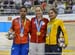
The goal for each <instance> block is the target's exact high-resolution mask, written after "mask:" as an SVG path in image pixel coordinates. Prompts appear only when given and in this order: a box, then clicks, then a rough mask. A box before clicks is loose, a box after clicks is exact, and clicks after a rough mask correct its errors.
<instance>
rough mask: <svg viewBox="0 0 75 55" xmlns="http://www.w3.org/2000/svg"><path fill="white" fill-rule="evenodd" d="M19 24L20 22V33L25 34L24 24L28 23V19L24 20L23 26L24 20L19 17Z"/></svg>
mask: <svg viewBox="0 0 75 55" xmlns="http://www.w3.org/2000/svg"><path fill="white" fill-rule="evenodd" d="M19 24H20V33H22V34H23V31H24V26H25V25H26V19H25V21H24V26H22V20H21V19H19Z"/></svg>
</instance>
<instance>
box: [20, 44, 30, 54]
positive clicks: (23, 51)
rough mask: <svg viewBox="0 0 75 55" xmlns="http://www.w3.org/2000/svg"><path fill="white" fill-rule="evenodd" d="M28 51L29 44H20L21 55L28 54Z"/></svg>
mask: <svg viewBox="0 0 75 55" xmlns="http://www.w3.org/2000/svg"><path fill="white" fill-rule="evenodd" d="M28 52H29V44H28V43H27V44H22V45H21V55H28Z"/></svg>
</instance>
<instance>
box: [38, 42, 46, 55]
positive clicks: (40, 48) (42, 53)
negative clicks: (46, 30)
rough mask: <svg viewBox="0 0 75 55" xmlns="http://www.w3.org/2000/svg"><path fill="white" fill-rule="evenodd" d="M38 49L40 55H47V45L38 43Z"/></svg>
mask: <svg viewBox="0 0 75 55" xmlns="http://www.w3.org/2000/svg"><path fill="white" fill-rule="evenodd" d="M37 48H38V49H37V54H38V55H45V43H38V44H37Z"/></svg>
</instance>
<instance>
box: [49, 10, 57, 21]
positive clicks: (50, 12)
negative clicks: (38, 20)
mask: <svg viewBox="0 0 75 55" xmlns="http://www.w3.org/2000/svg"><path fill="white" fill-rule="evenodd" d="M48 15H49V17H50V19H51V20H52V19H55V18H56V16H57V13H56V11H55V10H54V9H50V10H49V13H48Z"/></svg>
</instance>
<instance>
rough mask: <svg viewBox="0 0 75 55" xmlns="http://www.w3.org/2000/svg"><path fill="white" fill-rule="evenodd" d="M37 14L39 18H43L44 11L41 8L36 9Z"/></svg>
mask: <svg viewBox="0 0 75 55" xmlns="http://www.w3.org/2000/svg"><path fill="white" fill-rule="evenodd" d="M35 13H36V16H37V17H41V16H42V9H41V8H40V7H36V9H35Z"/></svg>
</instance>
